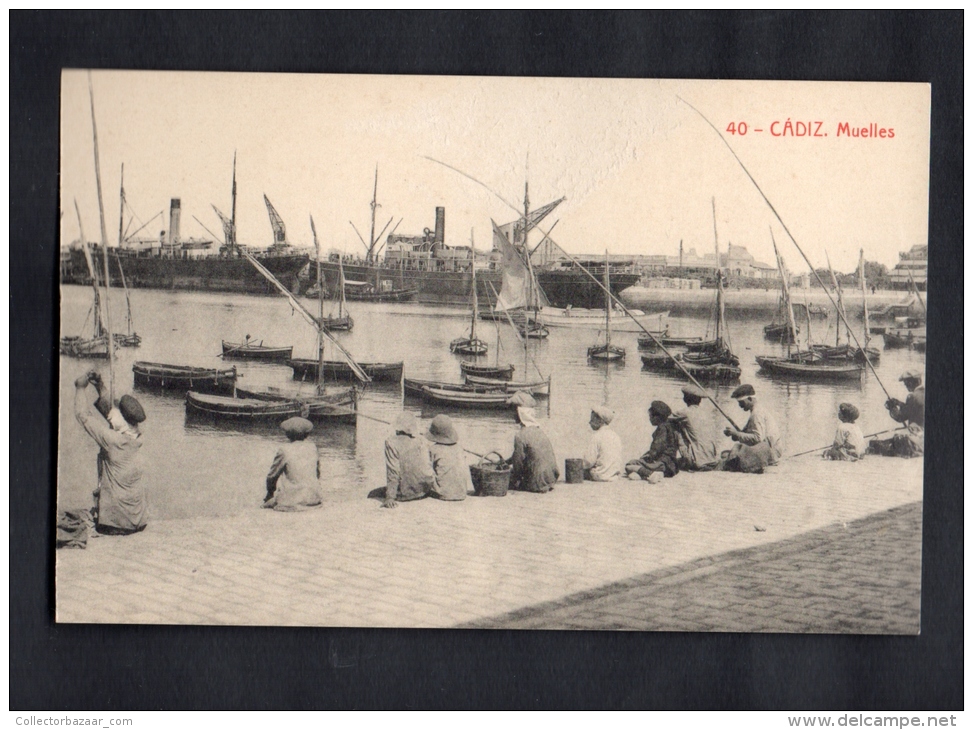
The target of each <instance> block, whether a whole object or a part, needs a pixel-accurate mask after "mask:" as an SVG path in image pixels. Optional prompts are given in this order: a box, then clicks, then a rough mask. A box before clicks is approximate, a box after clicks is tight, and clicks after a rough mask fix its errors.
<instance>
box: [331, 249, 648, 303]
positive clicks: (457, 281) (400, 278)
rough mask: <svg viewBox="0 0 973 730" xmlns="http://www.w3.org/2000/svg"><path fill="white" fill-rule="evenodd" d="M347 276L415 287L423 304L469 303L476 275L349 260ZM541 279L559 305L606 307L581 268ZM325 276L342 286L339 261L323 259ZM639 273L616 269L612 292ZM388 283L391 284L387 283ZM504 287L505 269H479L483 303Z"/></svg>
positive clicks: (379, 287) (598, 289) (540, 274)
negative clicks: (358, 262)
mask: <svg viewBox="0 0 973 730" xmlns="http://www.w3.org/2000/svg"><path fill="white" fill-rule="evenodd" d="M344 270H345V278H346V279H354V280H358V281H368V282H375V281H376V280H377V281H378V284H377V285H376V286H375V288H376V290H378V291H381V290H382V289H383V288H384V289H389V288H392V289H414V290H415V292H416V295H415V301H417V302H419V303H420V304H447V305H450V304H451V305H459V306H463V305H468V304H469V302H470V290H471V288H472V283H473V276H472V274H471V273H470V272H469V271H425V270H416V269H399V268H395V267H388V266H374V265H366V264H354V263H345V264H344ZM535 273H536V274H537V281H538V283H539V284H540V287H541V289H543V290H544V293H545V294H546V295H547V298H548V299H549V300H550V302H551V305H552V306H555V307H567V306H571V307H580V308H584V309H597V308H599V307H604V306H605V293H604V291H603V290H602V288H601V287H600V286H599V285H598V284H596V283H595V282H594V281H592V280H591V278H590V277H588V276H587V275H586V274H584V273H583V272H581V271H577V270H574V271H570V270H565V271H536V272H535ZM321 276H322V278H323V279H324V280H325V282H326V285H327V287H328V289H329V290H332V291H333V290H334V288H335V287H337V286H338V282H339V278H340V273H339V267H338V263H337V262H334V261H327V262H324V261H322V262H321ZM638 280H639V276H638V275H637V274H630V273H618V274H615V273H614V272H613V273H612V275H611V291H612V294H614V295H615V296H616V297H617V296H618V295H619V294H620V293H621V292H622V291H623V290H624V289H626V288H628V287H629V286H632V285H634V284H636V283H638ZM386 282H388V283H386ZM501 286H502V272H501V271H500V270H493V269H483V270H481V269H477V272H476V289H477V295H478V298H479V300H480V303H481V305H482V306H486V305H487V303H488V304H489V306H491V307H492V306H493V305H494V304H495V303H496V299H497V296H496V295H497V294H498V293H499V292H500V288H501Z"/></svg>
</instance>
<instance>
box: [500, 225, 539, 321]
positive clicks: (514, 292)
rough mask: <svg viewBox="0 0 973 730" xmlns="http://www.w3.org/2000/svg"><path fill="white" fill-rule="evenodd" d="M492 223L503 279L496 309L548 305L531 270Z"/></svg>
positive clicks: (535, 307) (503, 309)
mask: <svg viewBox="0 0 973 730" xmlns="http://www.w3.org/2000/svg"><path fill="white" fill-rule="evenodd" d="M490 223H491V224H492V225H493V245H494V247H495V248H496V249H497V250H498V251H500V253H501V254H502V255H503V259H502V262H501V265H502V266H503V279H502V282H501V286H500V296H499V297H497V306H496V310H497V311H498V312H505V311H508V310H512V309H540V308H541V307H547V306H550V302H549V301H548V300H547V297H546V296H545V295H544V291H543V290H542V289H541V288H540V286H538V284H537V282H536V281H532V280H531V272H530V270H529V269H528V268H527V264H526V263H525V262H524V259H523V257H522V256H521V255H520V253H519V252H518V251H517V249H515V248H514V247H513V245H512V244H511V243H510V241H509V240H508V239H507V237H506V236H505V235H504V234H503V232H502V231H501V230H500V228H499V226H497V224H496V223H495V222H494V221H493V220H491V221H490Z"/></svg>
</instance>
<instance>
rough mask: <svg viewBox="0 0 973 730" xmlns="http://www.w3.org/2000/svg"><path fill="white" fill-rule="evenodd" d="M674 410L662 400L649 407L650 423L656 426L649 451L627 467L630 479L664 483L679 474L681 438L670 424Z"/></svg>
mask: <svg viewBox="0 0 973 730" xmlns="http://www.w3.org/2000/svg"><path fill="white" fill-rule="evenodd" d="M671 415H672V409H671V408H669V404H668V403H665V402H663V401H661V400H654V401H652V404H651V405H650V406H649V423H651V424H652V425H653V426H655V431H654V432H653V433H652V443H651V444H650V445H649V450H648V451H646V452H645V453H644V454H642V456H641V457H640V458H638V459H635V460H633V461H630V462H628V463H627V464H626V465H625V472H626V474H628V477H629V478H630V479H646V480H648V481H649V482H650V483H652V484H657V483H658V482H660V481H662V478H663V477H674V476H675V475H676V474H678V473H679V465H678V464H677V463H676V459H677V457H678V456H679V436H677V435H676V430H675V428H673V426H672V424H671V423H670V422H669V416H671Z"/></svg>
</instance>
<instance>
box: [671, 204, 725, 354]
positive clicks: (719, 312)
mask: <svg viewBox="0 0 973 730" xmlns="http://www.w3.org/2000/svg"><path fill="white" fill-rule="evenodd" d="M710 201H711V202H712V206H713V244H714V246H715V247H716V342H717V343H719V342H720V341H721V340H722V337H723V334H722V329H721V325H722V319H723V296H722V295H723V280H722V276H723V270H722V269H721V268H720V235H719V233H718V232H717V229H716V196H713V197H712V198H711V199H710ZM679 251H680V255H681V253H682V241H680V242H679ZM680 266H681V264H680ZM707 327H708V325H707Z"/></svg>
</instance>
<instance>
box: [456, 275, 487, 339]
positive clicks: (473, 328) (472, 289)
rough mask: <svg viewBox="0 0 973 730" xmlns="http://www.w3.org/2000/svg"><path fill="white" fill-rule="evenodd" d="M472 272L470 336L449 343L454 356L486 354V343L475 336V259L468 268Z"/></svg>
mask: <svg viewBox="0 0 973 730" xmlns="http://www.w3.org/2000/svg"><path fill="white" fill-rule="evenodd" d="M470 269H471V271H472V275H473V276H472V280H473V283H472V285H471V287H470V305H471V309H472V316H471V317H470V336H469V337H457V338H456V339H455V340H453V341H452V342H450V343H449V351H450V352H452V353H454V354H456V355H485V354H486V352H487V349H489V348H488V347H487V343H486V342H484V341H483V340H481V339H479V338H478V337H477V336H476V318H477V316H478V314H479V309H480V303H479V302H480V300H479V298H478V296H477V291H476V257H475V256H474V258H473V259H472V264H471V266H470Z"/></svg>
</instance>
